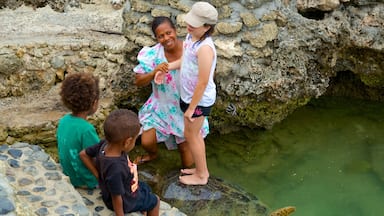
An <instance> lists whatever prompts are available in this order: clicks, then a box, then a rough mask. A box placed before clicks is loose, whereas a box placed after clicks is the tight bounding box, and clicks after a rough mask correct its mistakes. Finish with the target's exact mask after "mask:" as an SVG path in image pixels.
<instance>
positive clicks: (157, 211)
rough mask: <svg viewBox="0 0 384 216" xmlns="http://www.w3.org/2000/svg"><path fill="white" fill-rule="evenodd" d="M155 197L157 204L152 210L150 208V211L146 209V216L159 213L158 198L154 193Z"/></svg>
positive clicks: (154, 215) (157, 215)
mask: <svg viewBox="0 0 384 216" xmlns="http://www.w3.org/2000/svg"><path fill="white" fill-rule="evenodd" d="M156 197H157V204H156V206H155V207H154V208H153V209H152V210H150V211H148V214H147V215H148V216H159V213H160V199H159V197H158V196H157V195H156Z"/></svg>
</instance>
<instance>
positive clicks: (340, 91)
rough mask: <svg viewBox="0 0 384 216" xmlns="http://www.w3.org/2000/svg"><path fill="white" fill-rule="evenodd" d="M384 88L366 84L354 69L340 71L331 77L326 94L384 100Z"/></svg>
mask: <svg viewBox="0 0 384 216" xmlns="http://www.w3.org/2000/svg"><path fill="white" fill-rule="evenodd" d="M383 90H384V89H383V88H376V87H369V86H367V85H365V84H364V83H363V82H362V81H361V80H360V78H359V77H358V76H356V74H354V73H353V72H352V71H340V72H338V73H337V75H336V76H335V77H333V78H331V80H330V82H329V87H328V88H327V91H326V92H325V94H324V95H325V96H340V97H349V98H357V99H365V100H375V101H384V91H383Z"/></svg>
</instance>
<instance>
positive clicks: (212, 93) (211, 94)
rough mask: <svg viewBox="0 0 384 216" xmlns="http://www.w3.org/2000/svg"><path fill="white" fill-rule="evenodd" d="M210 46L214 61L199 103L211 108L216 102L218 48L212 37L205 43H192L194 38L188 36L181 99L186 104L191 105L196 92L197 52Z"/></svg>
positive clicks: (181, 77)
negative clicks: (214, 78)
mask: <svg viewBox="0 0 384 216" xmlns="http://www.w3.org/2000/svg"><path fill="white" fill-rule="evenodd" d="M204 45H208V46H210V47H211V48H212V50H213V53H214V59H213V62H212V66H211V71H210V74H209V80H208V84H207V87H206V89H205V91H204V94H203V96H202V98H201V100H200V101H199V103H198V105H199V106H204V107H209V106H212V105H213V104H214V103H215V100H216V84H215V82H214V80H213V76H214V72H215V68H216V59H217V56H216V48H215V44H214V43H213V40H212V37H207V38H205V39H204V40H203V41H198V42H192V37H191V36H190V35H189V34H188V35H187V37H186V39H185V42H184V50H183V60H182V63H181V67H180V97H181V99H182V100H183V101H184V102H186V103H188V104H189V103H191V100H192V96H193V92H194V90H195V87H196V84H197V80H198V75H199V70H198V64H197V51H198V50H199V48H200V47H201V46H204Z"/></svg>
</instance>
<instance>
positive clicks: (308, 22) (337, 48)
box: [0, 0, 384, 143]
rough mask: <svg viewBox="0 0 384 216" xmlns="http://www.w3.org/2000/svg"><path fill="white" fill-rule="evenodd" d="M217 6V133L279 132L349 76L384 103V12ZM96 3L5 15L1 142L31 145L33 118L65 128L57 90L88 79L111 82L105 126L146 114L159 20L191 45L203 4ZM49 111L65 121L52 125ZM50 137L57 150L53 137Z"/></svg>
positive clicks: (309, 4)
mask: <svg viewBox="0 0 384 216" xmlns="http://www.w3.org/2000/svg"><path fill="white" fill-rule="evenodd" d="M210 2H211V3H212V4H213V5H215V6H216V7H217V9H218V11H219V23H218V24H217V25H216V33H215V35H214V42H215V44H216V46H217V50H218V64H217V70H216V75H215V80H216V83H217V87H218V100H217V103H216V105H215V107H214V109H213V113H212V117H211V120H210V124H211V127H212V129H213V130H214V131H221V132H228V131H231V130H236V127H240V126H248V127H254V128H258V127H261V128H271V127H272V126H273V125H274V124H275V123H277V122H280V121H281V120H283V119H284V118H285V117H286V116H288V115H289V114H290V113H291V112H293V111H294V110H295V109H296V108H298V107H300V106H303V105H305V104H306V103H307V102H308V101H309V100H310V99H311V98H315V97H319V96H321V95H324V94H326V93H327V90H328V89H329V86H330V85H331V84H332V81H333V80H337V79H335V78H336V77H337V76H338V74H340V73H348V74H350V75H351V76H353V77H354V79H355V80H357V81H358V82H359V83H360V84H361V85H360V86H359V88H366V89H369V94H366V95H363V97H365V98H366V99H377V100H383V94H382V93H381V92H382V91H381V90H382V88H383V85H384V76H383V75H384V73H383V68H384V67H383V66H384V65H383V62H384V61H383V60H384V54H383V46H384V45H383V40H384V37H383V35H384V28H383V25H384V21H383V20H384V14H383V13H382V11H384V3H382V2H379V1H373V0H344V1H339V0H322V1H314V0H313V1H304V0H296V1H295V0H282V1H280V0H274V1H273V0H270V1H268V0H259V1H243V0H242V1H230V0H225V1H215V0H212V1H210ZM91 3H93V4H84V3H81V2H80V3H79V4H80V6H81V7H78V8H76V7H67V8H66V10H65V12H64V13H62V12H56V11H53V10H52V9H51V8H49V7H48V6H45V7H43V8H39V7H35V9H32V8H30V7H25V6H22V7H19V8H18V9H16V10H11V9H8V8H4V9H2V10H1V11H0V17H1V19H0V24H1V27H2V30H1V31H0V36H1V38H3V39H2V40H1V41H0V77H1V79H0V89H1V91H0V97H1V98H2V99H1V100H0V105H1V109H0V110H2V115H1V116H2V117H0V122H1V125H0V141H3V140H8V141H7V142H11V141H14V140H18V139H26V137H27V138H28V137H31V136H30V135H29V133H30V132H31V131H34V130H30V129H28V128H29V126H25V119H26V118H27V119H29V120H30V121H31V122H35V123H34V124H37V123H36V122H40V120H37V119H39V118H42V119H46V120H44V121H41V122H40V123H39V124H38V125H40V126H39V127H38V129H36V131H37V132H36V133H35V134H39V133H42V132H43V131H52V129H54V128H55V120H57V118H58V116H60V115H61V114H62V113H63V112H65V110H64V109H63V108H62V107H61V104H60V101H59V100H58V97H57V87H58V86H59V85H60V82H61V81H62V79H63V77H64V75H65V74H66V73H72V72H78V71H88V72H92V73H95V74H97V75H98V76H100V77H101V78H102V79H101V80H102V85H101V86H102V90H103V100H104V101H105V103H104V105H103V106H102V108H101V109H100V111H99V112H98V113H97V114H96V116H95V117H94V121H95V124H98V123H97V122H101V121H102V119H103V116H104V115H105V114H106V113H108V111H109V110H110V109H113V107H114V106H121V107H129V108H132V109H138V108H139V107H140V106H141V105H142V104H143V103H144V101H145V99H146V97H147V96H148V92H149V90H150V89H148V88H136V87H135V86H134V85H133V82H132V81H133V73H132V68H133V67H134V65H136V55H137V52H138V51H139V49H140V48H141V47H143V46H149V45H152V44H154V43H155V40H154V38H153V35H152V33H151V30H150V23H151V21H152V17H154V16H158V15H165V16H170V17H171V18H172V19H174V20H175V22H176V23H177V26H178V34H179V36H180V37H181V38H183V37H184V36H185V34H186V30H185V24H184V23H183V21H182V20H183V15H184V14H185V13H186V12H187V11H188V10H189V8H190V7H191V5H192V4H193V3H194V1H190V0H183V1H174V0H153V1H141V0H131V1H126V3H125V5H124V7H123V8H122V9H119V10H114V9H112V8H111V6H110V4H109V2H107V1H106V0H99V1H96V0H95V1H93V2H92V1H91ZM341 82H343V81H341ZM335 89H337V88H333V90H334V91H335ZM358 91H359V89H358V90H357V92H358ZM19 101H21V102H19ZM36 110H37V111H36ZM21 111H23V112H21ZM48 111H52V112H53V111H54V112H56V114H55V115H44V113H45V112H48ZM4 113H6V114H4ZM31 113H34V115H37V113H41V115H37V116H32V115H31ZM103 113H104V114H103ZM47 116H51V119H47ZM21 122H22V124H21ZM20 125H21V126H20ZM15 128H19V129H17V130H16V129H15ZM15 131H17V132H15ZM47 133H48V132H47ZM50 133H51V132H50ZM33 137H34V139H36V136H33ZM48 137H50V139H51V140H49V139H48V138H47V139H48V140H49V141H52V134H49V136H48ZM39 139H40V138H39ZM39 139H36V140H27V141H28V142H31V143H35V142H36V141H37V140H39ZM40 140H44V139H40ZM47 142H48V141H47Z"/></svg>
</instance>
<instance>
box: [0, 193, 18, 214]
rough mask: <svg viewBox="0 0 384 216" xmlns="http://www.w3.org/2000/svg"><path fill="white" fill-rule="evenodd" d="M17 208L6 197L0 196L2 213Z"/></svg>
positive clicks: (0, 211)
mask: <svg viewBox="0 0 384 216" xmlns="http://www.w3.org/2000/svg"><path fill="white" fill-rule="evenodd" d="M13 210H15V206H14V204H13V203H12V202H11V201H10V200H9V199H8V198H6V197H0V214H1V215H6V214H8V213H9V212H12V211H13Z"/></svg>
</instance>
